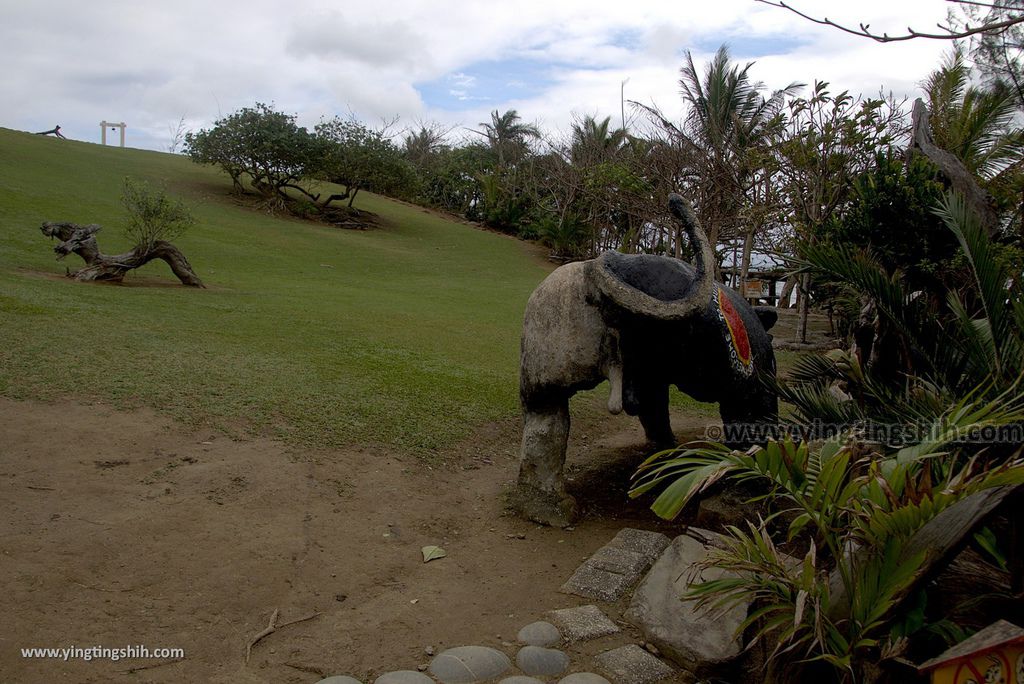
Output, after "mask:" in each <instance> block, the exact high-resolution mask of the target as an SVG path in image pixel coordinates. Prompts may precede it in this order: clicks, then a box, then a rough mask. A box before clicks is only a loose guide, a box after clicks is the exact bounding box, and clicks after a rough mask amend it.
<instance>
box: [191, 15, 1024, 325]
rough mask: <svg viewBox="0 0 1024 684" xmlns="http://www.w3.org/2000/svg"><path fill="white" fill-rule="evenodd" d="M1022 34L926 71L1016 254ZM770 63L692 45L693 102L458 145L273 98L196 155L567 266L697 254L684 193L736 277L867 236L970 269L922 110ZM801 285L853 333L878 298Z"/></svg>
mask: <svg viewBox="0 0 1024 684" xmlns="http://www.w3.org/2000/svg"><path fill="white" fill-rule="evenodd" d="M1013 30H1016V27H1015V28H1014V29H1013ZM1011 38H1012V39H1013V40H1010V39H1011ZM1019 44H1020V43H1019V41H1016V37H1015V34H1011V35H1010V37H1009V38H1006V37H1005V36H1004V40H1003V41H1002V43H1000V44H999V45H996V44H995V43H994V42H993V40H992V38H991V37H988V36H985V35H979V36H978V38H977V40H976V42H975V43H972V44H961V43H956V44H955V45H954V46H953V48H952V49H951V50H950V52H949V54H948V56H947V57H946V59H945V61H944V62H943V63H942V64H941V65H938V67H937V68H936V70H935V71H934V72H933V73H932V74H931V75H929V76H927V79H926V81H925V84H924V88H925V97H924V99H925V101H926V102H925V104H926V106H927V110H928V112H929V113H930V119H929V135H930V136H931V138H932V139H933V140H934V143H935V145H937V146H938V147H939V148H941V149H942V150H945V151H947V152H948V153H949V154H951V155H953V156H954V157H955V158H956V159H958V160H960V162H961V163H962V164H963V165H964V167H965V168H966V169H967V171H968V172H969V173H970V174H971V175H972V176H973V178H974V179H975V181H976V182H977V184H978V185H979V186H980V187H981V188H982V189H983V191H984V192H985V193H986V196H987V198H988V199H987V202H988V204H989V206H990V209H991V213H992V215H993V216H994V217H996V220H995V224H994V226H993V238H994V240H995V244H996V245H997V247H998V248H999V249H1001V250H1002V253H1004V254H1005V258H1006V259H1011V260H1012V259H1017V258H1018V257H1019V254H1020V253H1021V225H1022V223H1021V217H1022V207H1024V132H1022V130H1021V128H1020V126H1019V120H1020V114H1021V113H1022V111H1024V100H1022V99H1021V98H1020V96H1019V93H1020V90H1019V88H1018V87H1017V86H1016V83H1017V82H1018V79H1019V78H1020V73H1021V67H1020V66H1019V64H1020V63H1019V56H1018V55H1017V52H1014V50H1015V49H1017V48H1016V47H1015V46H1017V45H1019ZM1018 51H1019V50H1018ZM972 61H973V72H972V64H971V62H972ZM753 66H754V65H753V63H747V64H739V63H736V62H734V61H733V60H732V59H731V57H730V55H729V51H728V50H727V48H726V47H724V46H723V47H722V48H721V49H720V50H719V51H718V52H717V54H716V55H715V56H714V57H713V59H711V60H710V62H709V63H708V64H707V65H706V66H705V68H704V69H703V70H699V69H698V68H697V66H696V65H695V64H694V62H693V59H692V57H691V56H690V55H689V53H687V55H686V60H685V62H684V65H683V67H682V69H681V71H680V76H681V77H680V86H681V94H682V99H683V107H682V112H681V114H680V115H670V114H667V113H665V112H663V111H662V110H659V109H657V108H655V107H653V106H646V105H640V104H637V103H632V108H631V113H632V116H631V120H630V121H627V122H622V123H624V124H626V125H627V127H626V128H622V127H614V126H613V125H612V123H611V118H610V117H604V118H599V117H596V116H581V117H578V118H577V119H576V120H575V121H574V122H573V124H572V126H571V130H569V131H568V132H567V133H566V134H564V135H561V136H551V135H545V134H544V133H543V132H542V131H540V130H539V128H538V127H537V126H535V125H533V124H530V123H528V122H525V121H524V120H523V119H522V118H521V117H520V115H519V113H518V112H516V111H514V110H509V111H506V112H499V111H497V110H496V111H494V112H492V114H491V116H490V120H489V121H485V122H481V123H479V124H478V125H477V127H476V128H474V129H469V130H467V131H466V132H465V133H464V134H463V136H462V137H461V139H459V140H452V138H453V136H452V135H451V131H447V130H445V129H443V128H442V127H441V126H440V125H437V124H421V125H419V126H418V128H417V129H416V130H409V131H405V132H404V135H403V136H400V135H398V134H393V133H391V132H390V127H388V126H387V125H384V126H381V127H379V128H377V129H373V128H370V127H367V126H366V125H364V124H362V123H360V122H358V121H355V120H353V119H342V118H334V119H330V120H324V121H321V122H320V123H319V124H317V125H316V126H315V127H314V129H313V130H312V131H309V130H307V129H305V128H303V127H300V126H299V125H298V124H297V123H296V117H295V116H294V115H289V114H285V113H282V112H278V111H276V110H275V109H274V108H273V107H272V106H269V105H266V104H259V103H257V104H256V105H255V106H254V107H251V108H245V109H242V110H239V111H238V112H235V113H233V114H231V115H229V116H227V117H225V118H223V119H221V120H219V121H217V122H215V124H214V125H213V127H212V128H210V129H208V130H201V131H198V132H195V133H189V134H188V135H187V136H186V140H185V150H186V152H187V153H188V154H189V155H190V156H191V157H192V159H193V160H195V161H197V162H201V163H208V164H215V165H217V166H219V167H220V168H222V169H223V170H224V171H225V172H226V173H227V174H228V175H229V176H230V177H231V179H232V182H233V183H234V186H235V188H236V189H237V190H239V191H244V192H251V193H255V194H256V195H257V196H259V197H260V198H261V199H262V201H263V202H265V203H266V205H268V206H269V207H270V208H273V209H287V210H290V211H293V212H295V213H298V214H301V215H308V216H315V215H326V216H327V217H328V218H329V219H331V218H334V219H336V218H337V213H338V211H339V210H340V211H342V212H344V210H345V209H351V208H352V207H353V201H354V200H355V199H356V197H357V195H358V193H359V192H360V191H362V190H368V191H372V192H376V193H380V194H384V195H388V196H391V197H396V198H399V199H403V200H407V201H411V202H416V203H420V204H423V205H426V206H430V207H435V208H437V209H440V210H443V211H446V212H450V213H452V214H456V215H459V216H461V217H464V218H466V219H468V220H471V221H477V222H480V223H482V224H484V225H486V226H488V227H490V228H493V229H495V230H499V231H502V232H505V233H509V234H514V235H518V236H520V237H523V238H527V239H537V240H540V241H542V242H543V243H544V244H546V245H548V246H549V247H550V248H551V251H552V256H553V257H556V258H559V259H564V260H570V259H580V258H587V257H591V256H594V255H596V254H598V253H600V252H602V251H605V250H609V249H614V250H621V251H624V252H647V253H658V254H669V255H673V256H676V257H680V258H686V257H688V256H689V254H688V245H687V244H686V240H685V238H684V236H683V235H681V234H680V232H679V230H678V228H677V227H676V226H675V224H674V223H673V222H672V221H671V220H669V217H668V216H666V215H665V211H666V210H665V202H664V198H665V197H666V196H667V195H668V193H669V192H673V191H674V192H680V193H682V194H684V195H685V196H687V197H689V198H691V200H692V201H693V203H694V206H695V209H696V212H697V214H698V218H699V219H700V221H701V223H702V225H703V226H704V227H705V230H706V231H707V233H708V237H709V239H710V241H711V242H712V244H713V245H714V247H715V249H716V257H717V264H716V267H717V269H718V276H719V277H720V278H722V277H724V275H725V271H728V272H729V275H731V277H733V278H735V279H736V280H737V281H743V280H745V279H746V278H747V276H748V273H749V271H750V269H751V264H752V260H753V255H755V254H760V255H769V256H774V257H776V258H777V259H778V263H780V264H781V263H783V262H784V261H785V260H790V261H792V260H793V259H796V260H799V259H800V258H801V256H802V254H803V253H804V252H805V251H806V250H807V249H808V248H813V247H814V246H815V245H819V244H831V243H835V242H837V241H840V242H845V243H852V244H859V245H863V246H867V247H869V248H870V249H871V250H872V252H873V253H874V254H876V255H877V256H878V258H879V259H881V260H882V262H883V263H884V264H885V265H886V267H887V268H888V269H889V270H890V271H891V272H893V273H895V272H897V271H898V272H900V273H903V274H907V275H908V277H911V278H913V279H914V280H915V282H917V283H919V284H921V286H922V287H925V286H927V287H932V288H933V289H935V288H938V287H939V286H946V285H949V284H950V283H951V282H952V281H955V280H956V278H957V277H959V276H958V274H962V273H963V268H962V266H963V264H962V263H959V262H958V261H957V257H956V256H955V254H956V251H957V250H956V245H955V244H953V241H952V240H951V238H950V237H949V232H948V231H947V230H945V229H944V227H943V225H942V222H941V221H940V220H939V219H938V217H936V216H935V214H934V212H933V208H934V205H935V201H936V199H937V198H938V197H939V196H940V194H941V193H942V191H943V189H944V188H945V187H946V186H947V185H948V184H949V181H948V179H945V178H943V176H942V174H941V173H940V171H939V169H938V168H937V167H935V166H934V165H933V164H931V163H930V162H929V160H928V159H926V158H924V157H922V156H920V155H917V156H913V155H912V156H910V157H908V156H907V151H908V149H909V148H910V147H911V146H912V145H911V142H912V140H911V117H910V114H911V112H910V109H911V108H910V107H909V106H908V105H907V103H906V102H903V101H896V100H894V99H893V98H892V97H889V98H863V97H858V96H854V95H851V94H850V93H847V92H841V93H836V92H833V91H832V90H831V88H830V87H829V84H828V83H824V82H815V83H813V85H811V86H809V87H805V86H803V85H801V84H791V85H789V86H788V87H786V88H783V89H781V90H778V91H775V92H768V91H767V90H766V88H765V87H764V85H763V84H762V83H760V82H758V81H756V80H754V78H753V76H752V74H751V72H752V68H753ZM972 73H974V74H976V75H977V76H979V77H976V78H972ZM396 140H398V142H396ZM761 258H762V259H763V258H764V257H763V256H762V257H761ZM798 282H799V286H798V287H797V292H798V293H799V297H798V299H799V302H798V303H799V305H800V306H801V308H802V310H803V311H804V312H806V310H807V308H808V306H809V303H810V302H811V301H814V302H816V303H817V304H818V305H820V306H822V307H824V308H825V309H826V310H827V311H828V312H829V314H830V315H832V316H834V318H835V320H836V324H837V325H838V326H839V331H840V332H844V331H849V330H851V329H852V327H853V325H854V322H855V319H857V318H858V317H859V316H861V311H860V308H862V306H863V305H862V303H860V302H858V301H856V299H855V298H851V297H850V296H849V293H846V292H845V291H844V290H843V288H841V287H839V286H837V285H836V284H835V283H829V282H826V281H824V280H822V279H821V278H820V277H816V276H815V275H813V274H812V273H810V272H805V273H801V274H795V275H793V276H792V277H791V278H790V281H789V282H788V283H787V288H786V289H785V290H784V292H783V294H784V295H786V296H787V297H788V294H789V292H788V290H790V289H792V288H793V287H795V286H797V283H798ZM803 318H804V320H806V316H804V317H803ZM801 337H803V332H801Z"/></svg>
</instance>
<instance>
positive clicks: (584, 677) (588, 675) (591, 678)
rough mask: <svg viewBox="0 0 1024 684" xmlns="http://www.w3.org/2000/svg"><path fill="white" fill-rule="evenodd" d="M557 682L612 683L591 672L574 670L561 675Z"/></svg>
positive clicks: (570, 683)
mask: <svg viewBox="0 0 1024 684" xmlns="http://www.w3.org/2000/svg"><path fill="white" fill-rule="evenodd" d="M558 684H612V683H611V682H609V681H608V680H607V679H605V678H604V677H602V676H601V675H599V674H594V673H593V672H576V673H574V674H571V675H569V676H568V677H563V678H562V679H561V680H559V682H558Z"/></svg>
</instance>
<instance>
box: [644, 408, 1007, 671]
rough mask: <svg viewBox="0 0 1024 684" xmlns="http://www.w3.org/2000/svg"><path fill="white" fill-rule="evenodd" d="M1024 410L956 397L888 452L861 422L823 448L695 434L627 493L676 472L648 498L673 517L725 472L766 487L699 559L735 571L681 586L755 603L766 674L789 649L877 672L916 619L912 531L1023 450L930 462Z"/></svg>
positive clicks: (654, 460)
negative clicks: (914, 437) (870, 441)
mask: <svg viewBox="0 0 1024 684" xmlns="http://www.w3.org/2000/svg"><path fill="white" fill-rule="evenodd" d="M1022 420H1024V396H1020V395H1018V396H1015V397H1012V398H1007V397H1003V398H1000V399H997V400H995V401H990V402H981V401H972V402H964V403H960V404H958V405H956V406H954V407H952V408H951V409H950V410H949V411H947V413H946V414H945V415H944V416H943V417H942V419H941V420H938V421H936V423H935V424H934V425H933V426H932V429H931V430H930V432H929V434H928V435H927V437H926V438H925V439H924V440H922V441H921V442H920V443H918V444H916V445H914V446H911V447H906V448H904V449H901V450H899V451H896V452H891V453H887V454H884V455H880V454H878V453H876V452H875V451H873V450H872V449H870V448H868V447H867V446H866V445H865V443H864V442H863V441H862V440H860V439H859V438H858V437H857V435H856V434H848V435H846V436H845V437H844V438H842V439H834V440H831V441H827V442H825V443H823V444H821V445H820V446H817V447H814V448H812V447H811V446H809V445H808V443H806V442H801V443H796V442H794V441H792V440H790V439H784V440H782V441H771V442H769V443H768V444H767V445H766V446H765V447H755V448H753V449H751V450H749V451H746V452H740V451H732V450H730V449H728V448H726V447H724V446H722V445H720V444H711V443H709V444H694V445H691V446H689V447H688V448H683V449H680V450H677V451H669V452H663V453H660V454H655V455H654V456H652V457H651V458H650V459H648V460H647V461H646V462H645V463H644V464H643V465H642V466H641V468H640V470H639V471H638V473H637V476H636V484H635V486H634V488H633V489H632V491H631V492H630V496H633V497H636V496H640V495H642V494H645V493H647V492H649V491H651V490H653V489H655V488H657V487H659V486H664V485H665V484H666V483H667V484H668V486H667V487H665V488H664V489H663V491H662V492H661V493H660V494H659V496H658V497H657V499H656V500H655V502H654V505H653V506H652V508H653V510H654V511H655V512H656V513H657V514H658V515H659V516H661V517H664V518H668V519H671V518H674V517H675V516H677V515H678V514H679V513H680V511H682V509H683V508H684V507H685V506H686V504H687V503H688V502H689V501H691V500H692V499H693V498H694V497H695V496H698V495H700V494H701V493H703V492H706V491H707V490H708V488H709V487H711V486H712V485H713V484H715V483H716V482H718V481H720V480H722V479H726V478H727V479H731V480H734V481H739V482H749V481H757V482H760V483H762V484H763V485H766V486H767V489H768V492H767V494H765V495H764V497H763V498H764V499H766V500H767V501H768V502H769V503H770V505H771V509H770V513H769V514H768V515H767V517H766V518H762V519H760V520H758V522H756V523H755V522H751V521H748V522H747V525H746V528H741V527H736V526H733V527H730V528H729V529H728V534H727V535H726V536H725V538H724V539H725V546H724V548H721V549H716V550H713V551H712V552H711V553H710V554H709V556H708V558H707V560H706V561H705V562H704V563H703V565H704V566H705V567H709V568H710V567H714V568H717V569H719V570H725V571H727V572H726V574H725V575H724V576H722V577H720V578H719V579H713V580H710V581H704V582H697V583H694V584H692V585H691V587H690V589H689V591H688V593H687V594H686V595H685V596H684V598H686V599H690V600H694V601H696V602H697V604H698V605H699V606H703V607H707V608H712V609H718V608H727V607H730V606H733V605H736V604H745V603H749V604H750V605H751V606H752V610H751V612H750V614H749V617H748V618H747V619H746V621H745V622H744V623H743V624H742V625H741V627H740V631H741V632H744V631H745V630H748V629H750V630H751V631H752V641H751V643H753V641H756V640H760V639H771V640H774V641H775V642H776V643H777V645H776V646H775V648H774V650H773V651H772V654H771V659H770V662H771V664H772V667H770V668H769V681H794V680H793V679H792V677H794V676H795V675H794V672H793V671H792V667H789V668H785V667H780V666H781V664H782V663H783V661H788V662H790V663H792V662H793V661H798V662H799V663H801V664H804V665H806V664H809V663H815V662H819V663H823V664H826V665H827V666H831V667H830V669H832V670H833V671H834V673H835V680H836V681H842V682H864V681H871V680H872V676H871V674H870V673H871V671H872V665H873V664H874V663H877V662H878V661H879V660H880V659H881V658H882V657H883V654H884V655H885V656H886V657H892V656H894V655H898V654H899V653H900V652H901V649H902V648H903V647H905V645H906V641H905V637H907V636H908V632H910V631H913V626H912V627H908V622H912V620H910V618H912V617H915V616H914V615H913V614H912V613H913V606H907V605H906V602H905V601H904V600H905V599H906V598H907V597H908V595H910V594H911V593H912V591H913V590H914V589H915V585H916V584H917V583H918V581H919V579H920V577H921V575H922V573H923V571H924V570H925V568H926V565H927V563H926V561H927V560H928V553H929V550H927V549H921V548H919V547H917V546H915V545H913V544H911V543H910V540H911V538H912V537H913V536H914V535H915V534H916V533H918V532H919V531H920V530H921V529H922V528H923V527H924V526H925V525H926V524H927V523H928V522H929V521H931V520H933V519H934V518H935V517H936V516H937V515H939V514H940V513H941V512H942V511H944V510H946V509H948V508H949V507H950V506H952V505H953V504H955V503H957V502H958V501H961V500H963V499H964V498H966V497H967V496H969V495H971V494H975V493H977V492H981V491H984V490H989V489H993V488H997V487H1003V486H1007V485H1016V484H1020V483H1022V482H1024V461H1021V460H1017V459H1013V460H1009V461H1005V462H1003V463H1002V464H1001V465H999V466H997V467H995V468H986V467H983V466H981V464H980V461H979V459H978V458H971V459H967V460H965V461H963V462H957V464H956V465H953V466H951V467H947V468H943V469H938V468H934V467H933V464H934V463H935V461H936V460H939V459H948V458H950V456H951V452H950V451H949V449H950V448H951V446H952V445H954V444H955V443H956V442H957V440H960V439H962V437H963V435H965V434H970V433H971V432H972V431H974V430H980V429H983V428H986V427H991V426H1002V425H1008V424H1013V423H1018V422H1020V421H1022ZM777 519H778V520H777ZM781 520H785V521H788V525H785V534H784V539H785V542H778V543H786V544H788V543H790V542H793V541H794V540H795V539H797V538H798V537H802V538H803V544H804V545H805V547H806V548H807V551H806V553H804V554H803V558H802V559H800V560H797V559H794V558H791V557H790V556H789V555H788V554H786V553H784V552H783V551H781V550H780V549H779V547H778V545H777V542H776V539H775V536H774V535H773V534H772V530H773V529H774V527H775V525H776V524H777V523H778V522H779V521H781ZM917 626H919V625H917ZM782 655H785V656H786V657H785V658H779V657H778V656H782ZM782 670H786V671H785V672H783V671H782ZM773 677H774V679H772V678H773ZM816 681H817V680H816Z"/></svg>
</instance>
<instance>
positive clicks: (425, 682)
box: [373, 670, 434, 684]
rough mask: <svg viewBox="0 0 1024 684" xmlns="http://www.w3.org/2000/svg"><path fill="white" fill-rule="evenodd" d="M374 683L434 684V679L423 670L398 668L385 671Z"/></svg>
mask: <svg viewBox="0 0 1024 684" xmlns="http://www.w3.org/2000/svg"><path fill="white" fill-rule="evenodd" d="M373 684H434V680H433V679H431V678H430V677H428V676H427V675H425V674H423V673H422V672H414V671H413V670H396V671H394V672H385V673H384V674H382V675H381V676H380V677H377V679H375V680H374V682H373Z"/></svg>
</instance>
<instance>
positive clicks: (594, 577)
mask: <svg viewBox="0 0 1024 684" xmlns="http://www.w3.org/2000/svg"><path fill="white" fill-rule="evenodd" d="M638 579H640V573H636V574H635V575H620V574H619V573H617V572H609V571H608V570H602V569H601V568H598V567H596V566H595V565H593V564H592V563H591V562H590V561H589V560H588V561H586V562H585V563H583V565H581V566H580V567H578V568H576V572H574V573H573V574H572V577H570V578H569V581H568V582H566V583H565V584H563V585H562V587H561V589H560V590H559V591H561V592H563V593H565V594H573V595H574V596H582V597H583V598H589V599H596V600H598V601H604V602H606V603H611V602H613V601H618V600H619V599H620V598H622V596H623V595H624V594H625V593H626V592H627V591H629V588H630V587H632V586H633V584H634V583H636V581H637V580H638Z"/></svg>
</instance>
